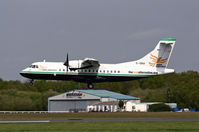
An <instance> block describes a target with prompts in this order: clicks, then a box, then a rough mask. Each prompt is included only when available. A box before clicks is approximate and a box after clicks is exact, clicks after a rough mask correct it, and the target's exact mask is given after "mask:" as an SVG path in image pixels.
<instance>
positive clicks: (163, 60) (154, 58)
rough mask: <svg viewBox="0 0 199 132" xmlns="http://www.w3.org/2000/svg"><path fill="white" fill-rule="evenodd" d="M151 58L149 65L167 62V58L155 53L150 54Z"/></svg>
mask: <svg viewBox="0 0 199 132" xmlns="http://www.w3.org/2000/svg"><path fill="white" fill-rule="evenodd" d="M150 59H151V60H152V62H149V65H150V66H152V67H154V66H155V65H156V64H158V63H165V62H166V61H167V58H166V59H162V57H157V56H155V55H153V54H150Z"/></svg>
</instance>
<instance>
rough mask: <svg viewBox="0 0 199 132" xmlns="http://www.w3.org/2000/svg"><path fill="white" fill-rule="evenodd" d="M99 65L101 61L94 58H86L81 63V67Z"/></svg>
mask: <svg viewBox="0 0 199 132" xmlns="http://www.w3.org/2000/svg"><path fill="white" fill-rule="evenodd" d="M88 66H90V67H99V66H100V64H99V61H98V60H96V59H93V58H85V59H84V60H83V62H82V64H81V67H88Z"/></svg>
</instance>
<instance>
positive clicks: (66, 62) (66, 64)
mask: <svg viewBox="0 0 199 132" xmlns="http://www.w3.org/2000/svg"><path fill="white" fill-rule="evenodd" d="M64 65H65V66H66V71H67V72H68V68H69V59H68V53H67V56H66V61H65V62H64Z"/></svg>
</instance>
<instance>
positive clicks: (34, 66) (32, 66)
mask: <svg viewBox="0 0 199 132" xmlns="http://www.w3.org/2000/svg"><path fill="white" fill-rule="evenodd" d="M29 68H39V66H38V65H31V66H29Z"/></svg>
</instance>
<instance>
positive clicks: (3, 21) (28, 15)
mask: <svg viewBox="0 0 199 132" xmlns="http://www.w3.org/2000/svg"><path fill="white" fill-rule="evenodd" d="M198 5H199V1H198V0H164V1H163V0H1V1H0V46H1V47H0V60H1V62H0V66H1V68H0V77H1V78H3V79H5V80H24V79H23V78H22V77H20V75H19V72H20V70H22V69H24V68H25V67H26V66H28V65H30V64H31V63H32V62H35V61H42V60H43V59H46V61H64V60H65V56H66V53H67V52H69V57H70V59H84V58H85V57H92V58H95V59H98V60H99V61H100V62H102V63H119V62H124V61H132V60H136V59H139V58H141V57H143V56H144V55H145V54H146V53H148V52H149V51H151V50H152V49H153V48H154V47H155V46H156V44H157V43H158V41H159V40H160V39H161V38H165V37H174V38H176V39H177V41H176V46H175V49H174V52H173V54H172V56H171V60H170V63H169V68H174V69H175V70H176V71H177V72H182V71H186V70H197V71H198V70H199V67H198V66H199V61H198V59H197V57H198V49H199V44H198V39H199V13H198V12H199V7H198Z"/></svg>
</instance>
